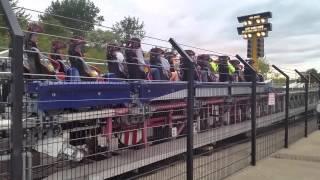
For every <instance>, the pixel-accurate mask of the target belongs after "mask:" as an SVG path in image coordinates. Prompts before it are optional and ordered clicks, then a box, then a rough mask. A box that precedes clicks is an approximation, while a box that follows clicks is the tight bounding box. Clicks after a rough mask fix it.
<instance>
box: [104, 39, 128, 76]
mask: <svg viewBox="0 0 320 180" xmlns="http://www.w3.org/2000/svg"><path fill="white" fill-rule="evenodd" d="M107 62H108V71H109V73H113V74H115V76H116V77H117V78H123V79H127V78H128V72H127V64H126V63H125V58H124V55H123V54H122V52H121V48H120V47H119V46H118V45H117V44H108V45H107Z"/></svg>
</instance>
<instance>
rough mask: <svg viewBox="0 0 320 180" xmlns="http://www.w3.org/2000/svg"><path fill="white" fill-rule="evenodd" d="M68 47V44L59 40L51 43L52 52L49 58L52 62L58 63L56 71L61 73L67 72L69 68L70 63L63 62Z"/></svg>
mask: <svg viewBox="0 0 320 180" xmlns="http://www.w3.org/2000/svg"><path fill="white" fill-rule="evenodd" d="M66 48H67V45H66V44H65V43H64V42H62V41H59V40H54V41H52V43H51V53H52V54H50V56H49V58H50V60H51V62H53V63H55V64H57V65H56V71H57V72H60V73H67V70H68V69H69V67H68V65H66V63H64V62H63V60H64V54H65V53H64V50H65V49H66Z"/></svg>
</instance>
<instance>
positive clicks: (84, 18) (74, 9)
mask: <svg viewBox="0 0 320 180" xmlns="http://www.w3.org/2000/svg"><path fill="white" fill-rule="evenodd" d="M99 13H100V9H99V8H98V7H96V6H95V4H94V3H93V2H91V1H90V0H62V1H58V0H56V1H53V2H51V5H50V6H49V7H48V8H47V9H46V10H45V13H44V15H42V16H40V19H41V20H46V19H48V17H50V16H52V15H56V16H55V19H56V20H58V21H59V22H60V23H61V24H62V25H64V26H67V27H70V28H73V29H72V30H71V31H72V33H73V34H74V35H82V36H83V35H85V32H84V31H91V30H93V29H94V26H95V24H97V23H101V22H102V21H104V18H103V16H100V15H99ZM75 19H77V20H75ZM79 30H80V31H79Z"/></svg>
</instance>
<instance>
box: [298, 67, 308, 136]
mask: <svg viewBox="0 0 320 180" xmlns="http://www.w3.org/2000/svg"><path fill="white" fill-rule="evenodd" d="M295 71H296V73H297V74H299V76H300V77H301V79H302V80H303V81H304V89H305V94H304V101H305V102H304V103H305V104H304V106H305V110H304V137H308V104H309V78H307V77H305V76H304V75H303V74H302V73H301V72H299V71H298V70H295Z"/></svg>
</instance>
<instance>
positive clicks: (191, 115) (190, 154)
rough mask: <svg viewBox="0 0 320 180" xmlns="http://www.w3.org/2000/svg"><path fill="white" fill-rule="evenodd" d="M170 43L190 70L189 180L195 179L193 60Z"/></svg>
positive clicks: (188, 123)
mask: <svg viewBox="0 0 320 180" xmlns="http://www.w3.org/2000/svg"><path fill="white" fill-rule="evenodd" d="M169 42H170V43H171V45H172V46H173V48H175V49H176V50H177V51H178V53H179V54H180V55H181V56H182V57H183V58H184V59H185V60H187V62H186V63H187V68H188V87H187V88H188V98H187V99H188V102H187V180H192V179H193V120H194V95H195V94H194V93H195V90H194V71H195V67H194V65H193V62H192V59H191V58H190V57H189V55H188V54H187V53H186V52H185V51H184V50H183V49H182V48H181V47H180V46H179V45H178V44H177V43H176V42H175V40H174V39H172V38H170V40H169Z"/></svg>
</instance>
